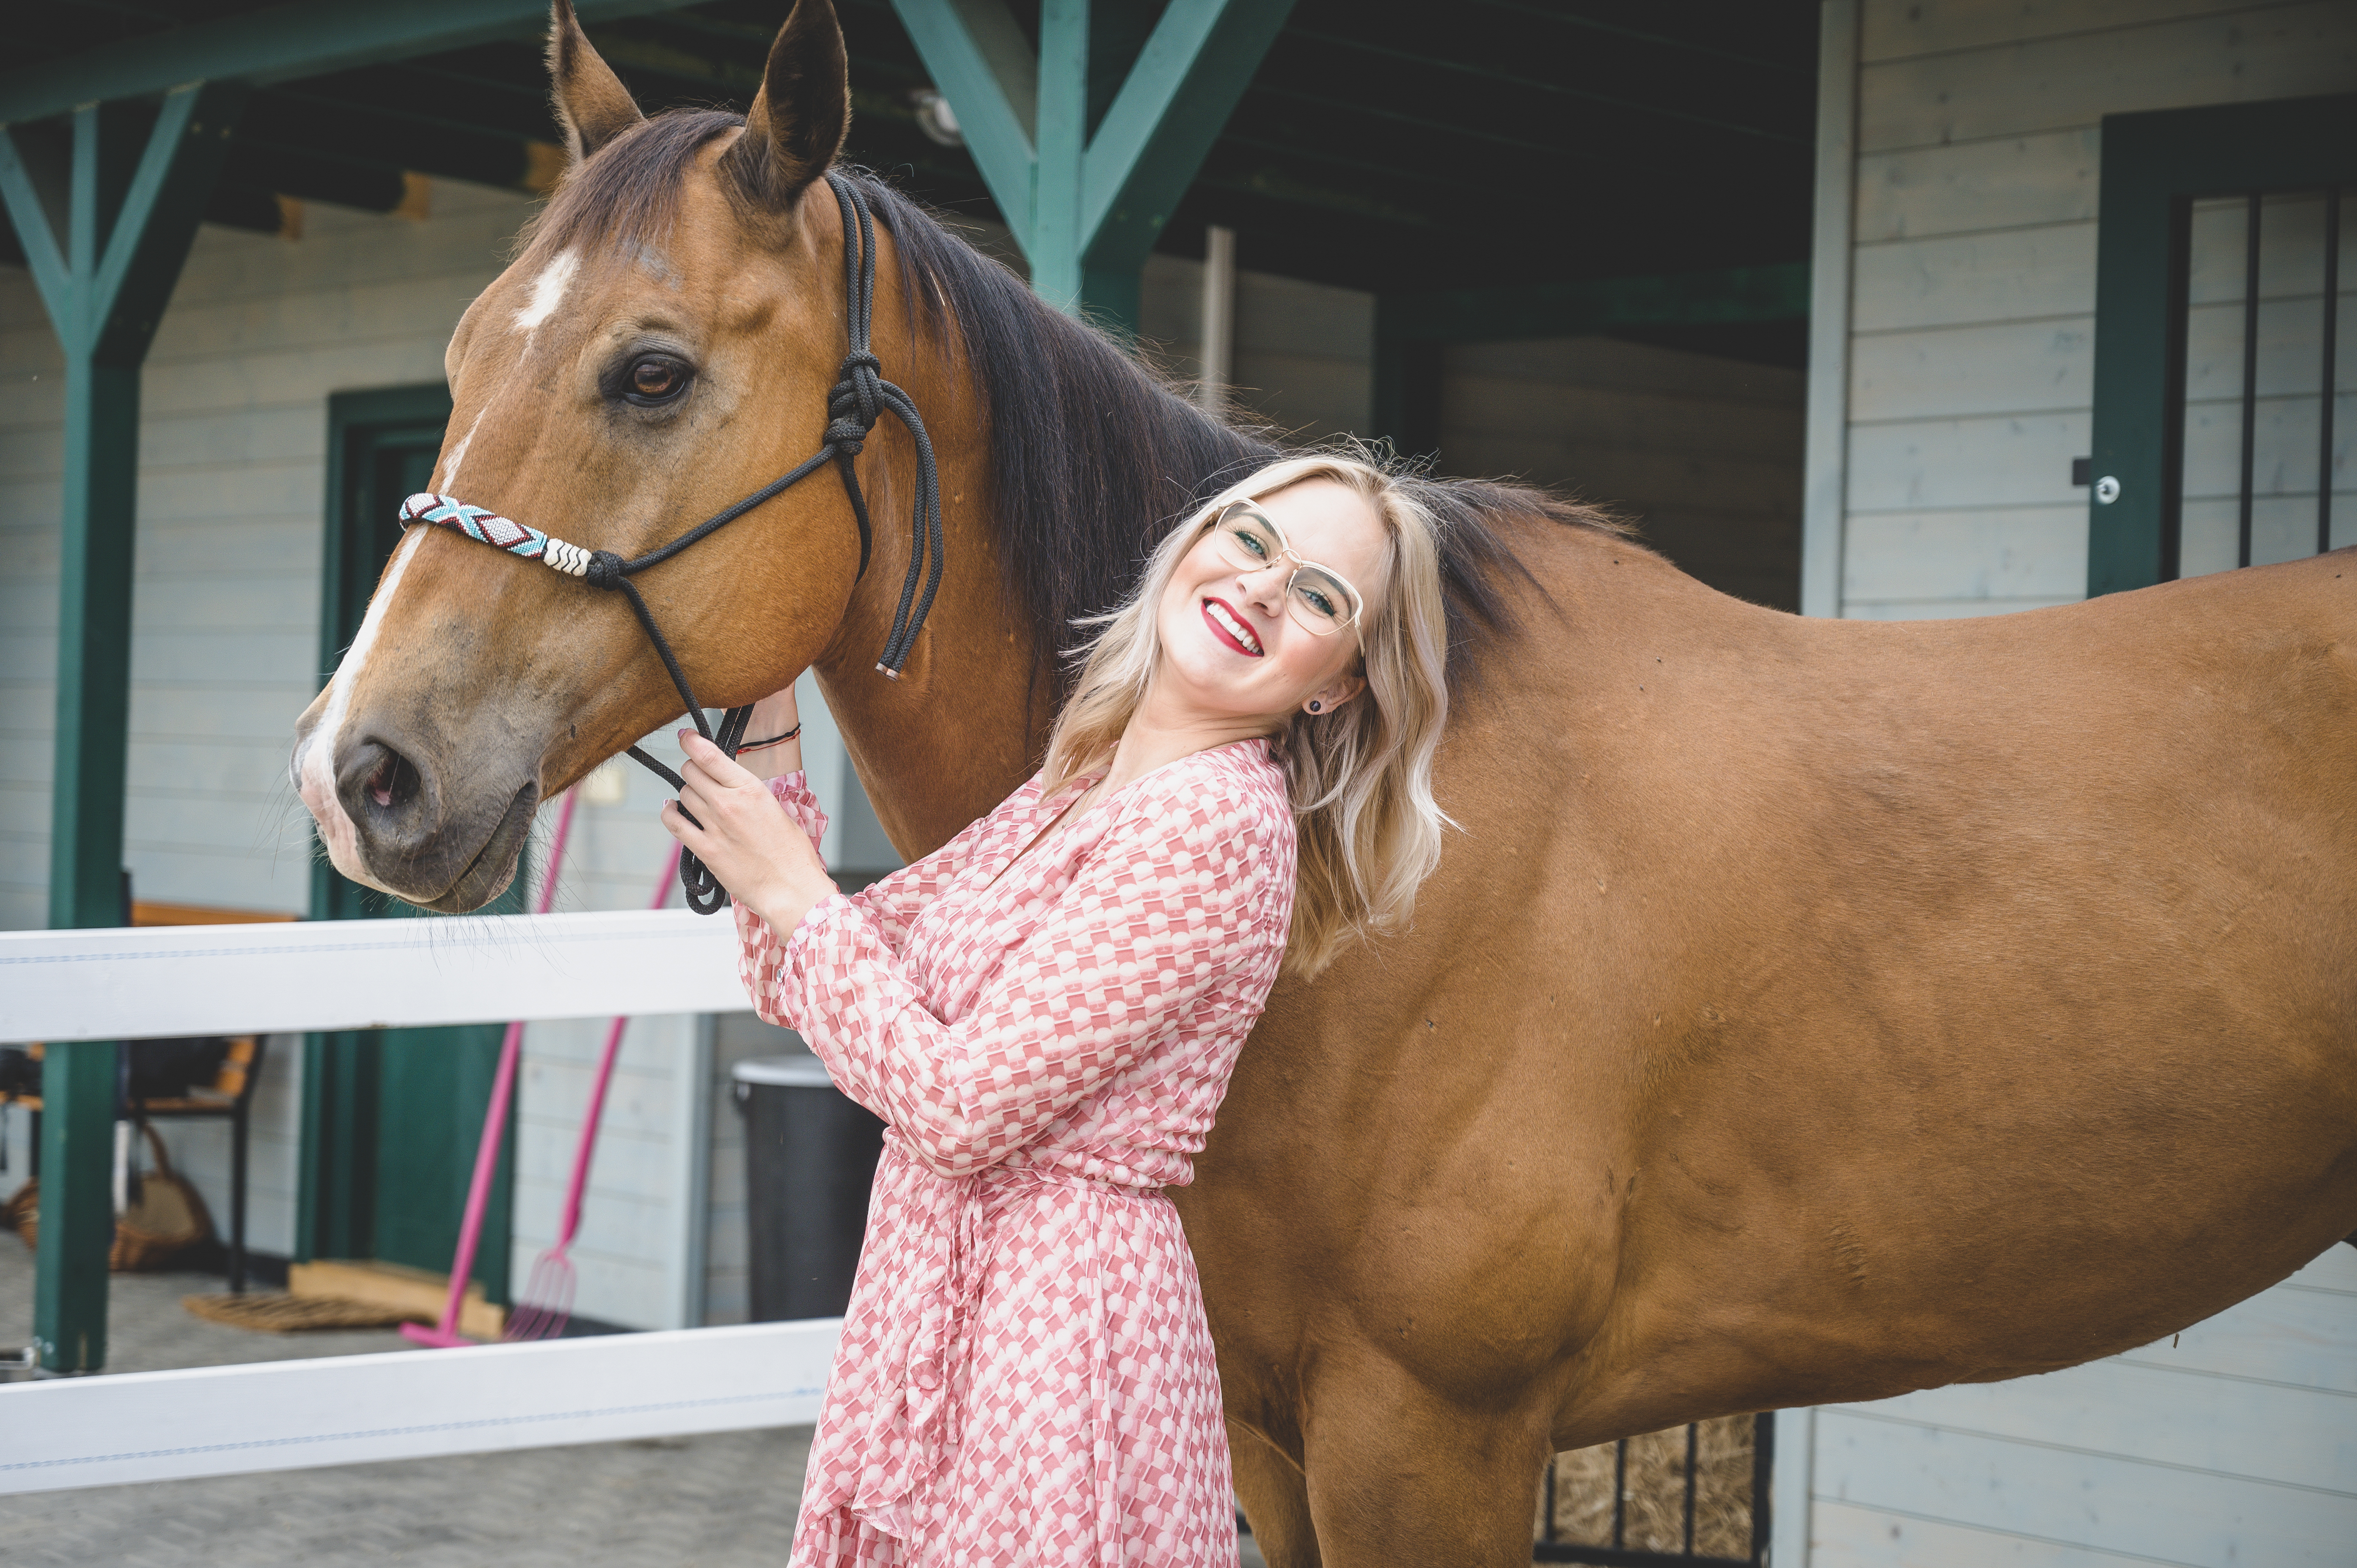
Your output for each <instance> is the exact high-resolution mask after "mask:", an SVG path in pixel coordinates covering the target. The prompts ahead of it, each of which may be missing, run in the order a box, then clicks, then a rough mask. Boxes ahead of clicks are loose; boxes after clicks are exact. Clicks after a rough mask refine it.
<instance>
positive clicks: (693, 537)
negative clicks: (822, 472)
mask: <svg viewBox="0 0 2357 1568" xmlns="http://www.w3.org/2000/svg"><path fill="white" fill-rule="evenodd" d="M826 182H827V184H828V185H829V186H830V187H832V188H834V200H835V205H836V207H837V208H839V209H841V210H842V213H843V283H844V294H845V317H846V320H845V333H846V336H847V337H848V338H849V344H848V348H849V351H848V352H847V353H845V355H844V357H843V372H842V377H843V379H842V380H840V381H836V382H835V384H834V391H833V392H829V393H828V394H827V400H826V412H827V426H826V443H825V445H823V446H821V447H820V448H819V449H818V450H817V451H816V452H813V454H811V456H809V458H807V459H806V460H805V461H803V462H802V464H801V465H800V466H799V467H795V468H793V469H792V470H791V471H790V472H788V473H785V474H782V475H780V476H779V477H778V478H775V479H773V480H771V481H770V483H768V484H766V485H764V486H762V487H761V488H760V489H758V490H755V491H754V492H753V493H752V494H751V495H749V496H747V497H746V498H745V499H742V500H740V501H737V503H736V504H734V505H733V506H729V507H726V508H725V509H723V510H720V511H717V512H716V513H714V514H713V515H712V516H710V517H708V518H706V519H705V520H704V521H702V522H699V523H697V524H696V525H695V526H694V528H692V529H690V530H688V531H687V532H685V533H683V534H682V535H680V536H679V537H678V538H677V539H674V540H673V541H672V542H670V543H669V544H665V545H662V546H660V547H658V548H656V549H653V550H651V551H649V552H647V553H645V554H644V555H640V556H638V557H636V558H635V559H631V560H625V559H624V558H623V557H621V556H619V555H618V554H616V553H614V552H612V551H610V550H591V549H587V548H585V547H584V546H582V545H578V544H569V543H567V542H565V541H564V540H562V539H558V538H556V537H555V536H554V534H548V533H543V532H541V531H540V530H539V529H536V528H531V527H527V526H526V525H524V524H523V523H521V522H518V521H515V520H514V519H513V518H508V517H501V516H500V514H499V513H497V512H495V511H490V510H486V509H485V508H482V507H479V506H468V504H467V503H466V502H464V501H462V500H459V499H457V498H455V497H452V496H441V495H434V494H432V493H430V492H428V493H421V494H418V495H414V496H412V497H410V498H409V499H407V500H405V501H404V502H402V503H401V525H402V527H404V529H405V528H407V527H408V526H409V525H410V524H411V523H414V522H415V523H425V524H429V525H431V526H433V527H436V528H447V529H449V530H450V531H451V532H454V533H461V534H464V535H465V536H466V537H468V539H472V540H474V541H476V542H478V543H482V544H488V545H490V547H491V548H492V549H494V550H503V551H505V552H506V553H509V554H511V555H517V556H522V558H523V559H524V560H527V561H538V562H539V563H541V564H543V565H544V566H548V567H552V568H554V570H556V571H559V572H562V573H564V574H565V575H566V576H568V577H578V578H580V579H581V580H582V581H583V582H585V583H587V584H588V585H590V586H591V587H593V588H603V589H606V590H608V591H609V592H618V593H619V594H621V595H622V596H624V597H625V598H627V599H629V600H630V613H631V614H633V615H635V616H637V617H638V618H639V625H640V627H642V628H645V630H646V634H647V639H648V640H649V641H650V642H651V643H653V644H654V650H655V652H656V653H657V654H658V655H660V656H661V657H662V662H663V669H664V670H666V671H669V672H670V675H671V683H672V684H673V686H676V687H678V688H679V695H680V700H681V701H682V702H684V703H686V704H687V714H688V717H689V718H691V719H693V720H694V721H695V729H696V733H697V734H699V735H701V736H704V738H705V739H706V740H708V741H711V742H713V743H714V744H715V745H716V746H719V747H720V749H721V750H722V751H724V752H726V753H727V754H728V755H729V756H730V757H735V756H736V755H737V748H738V746H740V745H742V744H743V742H744V739H745V725H746V724H747V723H748V721H749V720H750V719H751V718H752V716H753V708H752V704H750V703H747V704H746V705H745V706H743V707H741V708H730V709H729V710H728V711H727V712H726V713H725V714H722V715H721V718H720V727H719V729H718V730H717V731H715V730H714V728H713V727H712V725H710V724H709V723H708V722H706V720H705V716H704V706H703V704H702V703H698V702H697V701H696V700H695V690H694V687H692V686H690V685H689V684H688V683H687V671H684V670H683V669H681V668H680V663H679V659H678V656H677V655H675V654H674V653H673V652H672V649H671V643H670V641H669V640H668V639H665V638H664V636H663V634H662V628H660V627H658V626H657V625H656V624H655V618H654V612H653V611H651V610H650V609H649V608H647V601H646V599H645V597H644V596H641V595H640V592H639V590H638V587H637V585H635V584H633V583H632V582H631V581H630V579H631V578H632V577H633V576H635V575H638V574H639V573H640V572H643V571H645V570H646V569H647V568H648V567H650V566H657V565H661V564H662V563H663V562H665V561H668V560H670V559H671V558H672V557H673V556H674V555H676V554H678V553H680V552H682V551H683V550H685V549H686V548H687V547H688V546H689V545H691V544H694V543H695V542H697V541H699V540H702V539H705V538H707V537H709V536H710V535H711V534H713V533H715V532H717V531H719V530H720V529H721V528H722V527H724V526H726V524H728V523H730V522H733V521H736V520H737V518H740V517H742V516H744V515H745V514H746V513H747V512H748V511H751V510H753V509H754V508H755V507H757V506H759V505H760V504H761V503H762V502H763V501H766V500H768V499H770V498H771V497H772V496H775V495H777V494H778V493H779V492H780V491H781V490H784V489H787V488H788V487H789V486H791V485H792V484H794V483H796V482H797V481H799V480H801V479H803V478H807V477H808V476H810V475H812V474H813V473H816V472H817V471H818V470H819V469H820V468H822V467H824V466H825V465H826V464H827V463H829V462H833V463H834V465H835V467H836V469H837V470H838V471H839V472H840V473H841V474H842V476H843V488H844V490H845V493H846V494H847V495H848V496H849V497H850V498H851V512H852V516H853V517H855V518H856V519H857V520H858V523H859V572H858V576H857V577H855V578H854V579H853V581H855V582H856V581H858V579H859V578H860V577H865V576H866V575H867V556H868V553H869V548H870V546H871V544H872V542H873V538H874V530H873V529H872V527H871V526H870V524H869V522H868V519H867V498H866V496H865V495H863V494H862V493H861V492H860V489H859V476H858V475H857V473H856V472H855V471H854V469H853V467H852V459H853V458H855V457H856V456H858V455H859V450H860V446H861V445H862V443H864V442H865V441H866V437H867V435H868V433H869V432H870V431H872V430H874V429H875V428H876V422H877V420H878V419H880V418H882V417H883V416H884V414H886V413H890V414H892V415H893V417H895V418H897V419H898V420H899V422H900V423H901V424H904V425H906V426H907V427H908V430H909V435H910V436H912V437H913V438H914V439H915V441H916V444H917V497H916V502H915V505H914V506H913V508H912V509H911V511H910V516H909V575H908V577H907V579H906V580H905V581H904V582H902V584H901V585H900V603H899V607H897V608H896V609H895V610H894V611H893V612H892V629H891V632H890V634H889V635H888V636H887V637H886V638H885V639H884V651H883V653H882V654H881V656H879V657H878V658H877V660H876V668H877V671H879V672H881V673H882V674H883V675H884V676H885V677H886V678H887V679H888V680H893V681H897V680H899V678H900V671H901V668H902V667H903V666H904V665H905V664H907V662H908V660H909V650H910V648H911V647H913V646H914V644H915V643H916V640H917V633H918V632H919V631H920V630H921V629H922V628H923V627H924V624H925V617H926V615H927V614H928V613H929V612H930V611H931V609H932V607H933V596H934V595H935V594H937V593H938V592H940V590H941V585H942V481H941V474H940V471H939V469H938V467H937V466H936V465H935V463H934V461H933V443H932V439H931V437H930V436H928V435H926V434H925V422H924V420H923V418H922V417H921V416H920V414H919V413H917V405H916V403H915V401H914V400H912V399H911V398H910V397H909V394H908V393H907V392H904V391H902V390H901V389H900V388H899V387H897V386H894V385H893V384H892V383H891V382H890V381H886V380H884V379H883V377H882V376H881V375H879V374H878V373H877V372H878V371H881V370H882V368H883V366H882V364H881V362H880V361H878V360H877V358H876V356H875V355H874V354H873V353H871V352H869V350H868V333H869V329H870V328H871V327H872V325H873V324H874V320H875V315H876V225H875V220H874V219H873V218H872V217H871V216H870V215H869V213H868V210H867V199H866V197H865V196H863V195H861V194H860V190H859V188H858V187H857V186H856V185H854V184H853V183H852V182H851V181H849V180H847V179H845V178H844V177H842V176H841V175H837V174H829V175H828V176H827V177H826ZM920 583H921V585H922V588H921V592H920ZM630 757H631V758H632V759H633V760H634V761H637V762H639V763H640V764H642V765H643V766H645V767H646V768H651V770H653V771H654V772H655V773H656V774H657V775H658V776H660V777H661V778H662V779H664V780H665V781H666V782H667V783H669V784H670V785H671V787H672V788H673V789H684V788H685V787H686V785H685V781H684V780H683V779H681V778H680V776H679V775H678V774H676V773H674V772H673V771H672V770H671V769H670V768H666V767H665V766H663V764H662V763H661V762H659V761H657V760H656V759H655V758H654V757H650V756H648V755H647V753H646V752H645V751H644V750H643V749H641V748H640V747H639V746H632V747H630ZM682 813H683V814H685V808H682ZM687 820H688V821H689V822H695V819H694V817H693V816H689V817H688V819H687ZM695 825H696V826H698V827H702V826H703V825H704V824H703V823H701V822H696V824H695ZM679 880H680V886H682V887H683V888H684V889H685V891H686V894H687V904H688V908H692V909H694V911H695V912H696V913H698V914H700V915H709V914H712V913H714V912H715V911H716V910H718V909H721V908H725V907H726V905H727V903H728V893H727V890H726V888H723V887H722V886H720V884H719V883H718V882H717V881H716V880H715V879H714V877H713V875H712V874H711V872H710V871H708V870H706V869H705V865H704V863H703V862H702V861H699V860H698V859H696V857H695V856H694V854H691V853H689V852H688V851H686V850H682V851H681V852H680V857H679Z"/></svg>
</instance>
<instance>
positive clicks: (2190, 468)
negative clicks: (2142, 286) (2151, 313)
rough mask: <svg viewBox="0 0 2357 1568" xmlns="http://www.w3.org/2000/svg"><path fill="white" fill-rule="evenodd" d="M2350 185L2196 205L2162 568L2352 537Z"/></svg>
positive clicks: (2197, 571)
mask: <svg viewBox="0 0 2357 1568" xmlns="http://www.w3.org/2000/svg"><path fill="white" fill-rule="evenodd" d="M2348 195H2349V192H2348V191H2347V189H2346V188H2341V187H2331V188H2323V189H2308V190H2290V191H2243V192H2237V193H2235V194H2233V195H2231V196H2222V197H2215V198H2209V199H2201V200H2198V201H2195V202H2193V203H2192V206H2191V211H2190V222H2189V223H2188V224H2187V225H2186V227H2185V229H2184V230H2183V231H2181V232H2182V234H2183V241H2182V242H2183V243H2184V244H2185V246H2186V257H2185V265H2184V266H2183V267H2182V268H2181V269H2180V270H2179V274H2178V276H2179V279H2181V284H2180V285H2179V286H2181V288H2182V289H2183V296H2182V298H2181V299H2180V301H2179V314H2178V321H2179V334H2180V338H2179V360H2178V364H2179V376H2180V379H2181V382H2180V384H2181V385H2182V386H2183V388H2184V410H2183V419H2184V423H2183V425H2182V428H2181V440H2180V446H2179V484H2178V487H2177V496H2176V498H2175V500H2176V507H2175V510H2176V514H2177V515H2176V517H2175V518H2174V519H2173V520H2171V521H2173V524H2174V526H2173V527H2172V528H2170V529H2169V537H2170V538H2172V539H2173V541H2174V542H2175V544H2176V550H2175V552H2174V553H2175V557H2176V559H2175V561H2174V562H2173V563H2172V565H2173V568H2174V569H2173V570H2170V571H2169V572H2168V573H2167V574H2166V575H2169V576H2188V577H2190V576H2196V575H2201V574H2202V573H2206V572H2217V571H2225V570H2228V569H2230V568H2233V567H2238V566H2249V565H2252V564H2266V563H2269V562H2276V561H2287V560H2292V559H2295V558H2297V557H2299V556H2303V555H2308V554H2312V553H2322V552H2324V551H2327V550H2330V549H2332V548H2333V547H2334V546H2335V545H2337V544H2348V543H2351V542H2357V496H2352V495H2350V494H2348V493H2347V492H2348V489H2349V485H2350V478H2351V476H2350V475H2349V472H2348V466H2347V462H2346V456H2347V454H2346V450H2345V447H2346V444H2347V435H2346V433H2347V432H2348V430H2349V429H2350V428H2351V425H2352V410H2351V409H2350V408H2349V407H2347V406H2345V405H2346V404H2347V403H2349V401H2350V398H2351V388H2350V385H2349V377H2348V375H2347V373H2346V370H2345V367H2346V365H2347V360H2348V356H2346V355H2343V354H2341V352H2340V341H2339V339H2340V335H2341V317H2342V316H2343V314H2344V312H2343V311H2342V309H2341V303H2342V302H2341V295H2342V294H2343V293H2344V291H2346V290H2347V288H2348V287H2349V285H2350V281H2351V280H2349V279H2348V278H2346V277H2345V276H2344V275H2343V274H2342V270H2341V254H2342V252H2343V250H2344V248H2345V242H2346V241H2347V236H2346V235H2345V234H2344V232H2343V231H2344V230H2345V229H2346V228H2347V227H2348V226H2349V225H2350V224H2351V222H2352V219H2357V201H2352V200H2350V199H2348ZM2336 490H2339V491H2341V494H2340V495H2338V496H2336V494H2335V491H2336ZM2336 532H2337V534H2338V537H2336Z"/></svg>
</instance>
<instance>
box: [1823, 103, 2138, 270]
mask: <svg viewBox="0 0 2357 1568" xmlns="http://www.w3.org/2000/svg"><path fill="white" fill-rule="evenodd" d="M2099 139H2100V138H2099V137H2098V136H2097V134H2096V133H2095V132H2094V131H2093V129H2084V130H2073V131H2051V132H2046V133H2044V134H2037V135H2027V136H2008V137H2006V138H2004V139H2002V140H1999V141H1989V142H1972V143H1967V144H1965V145H1962V146H1945V147H1940V146H1934V147H1913V148H1909V149H1907V150H1905V151H1902V152H1889V153H1872V154H1867V155H1865V156H1861V157H1860V158H1859V159H1858V164H1857V238H1858V241H1859V242H1860V243H1861V244H1867V243H1871V242H1875V241H1879V240H1902V239H1909V238H1922V237H1924V236H1927V235H1934V234H1964V233H1970V232H1975V231H1981V230H1988V229H2016V228H2028V227H2033V226H2042V225H2046V224H2053V223H2068V222H2074V221H2079V220H2092V219H2093V217H2094V216H2095V183H2096V176H2097V173H2098V171H2099V170H2100V168H2101V166H2102V158H2101V154H2100V149H2099V147H2098V142H2099Z"/></svg>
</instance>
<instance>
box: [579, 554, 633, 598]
mask: <svg viewBox="0 0 2357 1568" xmlns="http://www.w3.org/2000/svg"><path fill="white" fill-rule="evenodd" d="M625 564H626V563H625V562H624V561H623V560H622V558H621V557H620V556H619V555H617V554H615V553H613V552H612V551H610V550H592V551H591V552H590V553H589V565H588V568H587V570H586V571H584V572H583V573H582V574H581V580H582V581H583V582H585V583H587V584H588V585H590V586H591V587H593V588H604V589H605V590H606V591H607V592H608V593H611V592H612V591H613V590H614V589H616V588H619V587H620V586H621V585H622V580H623V573H622V567H623V566H624V565H625Z"/></svg>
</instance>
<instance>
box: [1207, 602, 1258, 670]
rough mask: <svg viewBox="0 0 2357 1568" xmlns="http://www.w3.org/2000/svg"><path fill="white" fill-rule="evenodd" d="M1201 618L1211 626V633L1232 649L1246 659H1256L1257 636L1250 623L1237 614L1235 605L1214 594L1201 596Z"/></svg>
mask: <svg viewBox="0 0 2357 1568" xmlns="http://www.w3.org/2000/svg"><path fill="white" fill-rule="evenodd" d="M1203 620H1204V623H1205V624H1206V625H1208V626H1210V627H1211V635H1212V636H1214V637H1216V638H1218V639H1220V640H1221V641H1222V642H1224V643H1226V644H1227V645H1228V646H1229V647H1230V648H1232V649H1234V650H1236V651H1237V652H1238V653H1241V654H1243V656H1244V657H1245V658H1247V659H1258V658H1259V657H1260V656H1261V653H1262V649H1261V645H1260V638H1259V636H1258V635H1257V634H1256V633H1255V632H1254V630H1253V628H1252V626H1251V623H1249V622H1248V621H1246V620H1245V619H1244V618H1243V616H1242V615H1241V614H1239V613H1238V612H1237V610H1236V607H1235V606H1233V605H1232V604H1230V603H1228V601H1227V600H1225V599H1223V598H1221V597H1220V596H1217V595H1215V594H1206V595H1204V596H1203Z"/></svg>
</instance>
